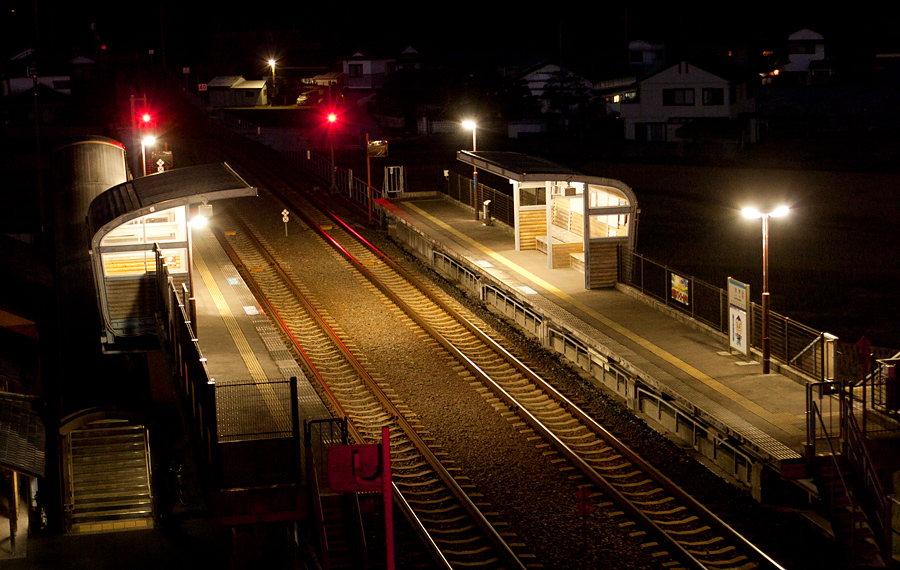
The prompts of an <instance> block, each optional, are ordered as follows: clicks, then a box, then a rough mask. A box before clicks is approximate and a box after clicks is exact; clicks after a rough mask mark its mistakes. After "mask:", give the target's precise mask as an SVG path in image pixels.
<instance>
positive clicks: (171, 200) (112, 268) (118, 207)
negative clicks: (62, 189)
mask: <svg viewBox="0 0 900 570" xmlns="http://www.w3.org/2000/svg"><path fill="white" fill-rule="evenodd" d="M256 195H257V190H256V188H254V187H252V186H250V185H249V184H247V182H246V181H244V180H243V178H241V177H240V176H239V175H238V174H237V173H236V172H235V171H234V170H232V168H231V167H230V166H228V165H227V164H225V163H221V164H210V165H203V166H195V167H188V168H179V169H175V170H170V171H167V172H161V173H158V174H153V175H150V176H144V177H142V178H135V179H133V180H129V181H128V182H125V183H122V184H119V185H117V186H114V187H112V188H110V189H108V190H107V191H105V192H103V193H102V194H100V195H99V196H97V197H96V198H95V199H94V200H93V201H92V202H91V204H90V208H89V210H88V216H87V222H88V230H89V232H90V234H89V235H90V240H91V242H90V248H91V249H90V251H91V269H92V272H93V274H94V284H95V286H96V289H97V298H98V300H99V303H100V316H101V321H102V327H103V342H104V344H105V348H104V350H105V351H112V347H113V346H114V345H117V344H118V345H119V346H120V347H125V346H127V345H128V344H129V339H131V341H132V342H131V344H132V345H133V344H134V339H140V338H142V337H143V338H146V337H150V336H154V337H155V335H156V309H157V296H158V293H157V291H156V287H157V283H156V278H155V273H156V249H157V248H158V249H159V250H160V252H161V255H162V256H163V257H164V258H165V262H166V265H167V266H168V270H169V274H170V275H171V277H172V279H173V280H175V281H177V283H175V285H176V287H178V288H180V289H181V288H183V289H184V290H185V292H186V293H187V295H188V297H190V296H191V295H193V285H192V278H191V272H190V267H191V245H190V235H191V234H190V227H191V223H195V222H196V221H197V220H198V219H199V218H198V217H197V216H199V215H200V214H203V213H205V212H208V211H209V210H211V208H210V202H212V201H214V200H222V199H226V198H237V197H242V196H256Z"/></svg>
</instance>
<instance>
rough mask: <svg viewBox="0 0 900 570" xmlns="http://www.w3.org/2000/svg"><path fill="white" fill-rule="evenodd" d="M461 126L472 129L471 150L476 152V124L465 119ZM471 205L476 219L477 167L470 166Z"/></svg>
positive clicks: (476, 219)
mask: <svg viewBox="0 0 900 570" xmlns="http://www.w3.org/2000/svg"><path fill="white" fill-rule="evenodd" d="M462 126H463V127H464V128H466V129H471V130H472V152H478V145H477V144H476V139H475V130H476V126H477V125H475V121H471V120H466V121H463V122H462ZM472 206H473V207H474V208H475V221H478V168H477V167H475V166H473V167H472Z"/></svg>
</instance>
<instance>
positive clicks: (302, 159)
mask: <svg viewBox="0 0 900 570" xmlns="http://www.w3.org/2000/svg"><path fill="white" fill-rule="evenodd" d="M281 156H282V158H283V159H284V160H286V161H287V162H288V163H289V164H291V165H292V166H296V167H299V168H301V169H303V170H305V171H306V172H308V173H309V174H311V175H313V176H314V177H315V178H317V179H319V180H320V181H321V182H322V184H323V185H325V186H326V187H327V189H329V190H331V191H334V192H337V193H338V194H345V195H346V196H347V198H349V199H350V200H351V201H353V202H355V203H357V204H360V205H361V206H367V205H368V203H369V196H370V192H371V198H372V200H377V199H379V198H381V197H382V196H383V192H382V190H381V189H379V188H376V187H374V186H372V187H371V188H370V187H369V185H368V183H367V182H366V181H365V180H363V179H361V178H358V177H356V176H354V175H353V171H351V170H344V169H343V168H338V167H337V166H333V164H332V162H331V158H330V157H325V156H322V155H321V154H318V153H315V152H313V151H311V150H307V151H300V152H288V151H285V152H282V153H281ZM332 181H333V182H334V187H333V188H332Z"/></svg>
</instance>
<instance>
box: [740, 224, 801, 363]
mask: <svg viewBox="0 0 900 570" xmlns="http://www.w3.org/2000/svg"><path fill="white" fill-rule="evenodd" d="M789 211H790V209H789V208H788V207H787V206H779V207H777V208H775V209H774V210H772V211H771V212H765V213H764V212H760V211H759V210H757V209H755V208H744V209H743V210H741V213H742V214H744V216H745V217H747V218H753V219H758V218H762V246H763V267H762V358H763V361H762V365H763V374H768V373H769V360H770V358H769V218H778V217H780V216H785V215H787V213H788V212H789Z"/></svg>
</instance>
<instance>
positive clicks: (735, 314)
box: [728, 277, 750, 356]
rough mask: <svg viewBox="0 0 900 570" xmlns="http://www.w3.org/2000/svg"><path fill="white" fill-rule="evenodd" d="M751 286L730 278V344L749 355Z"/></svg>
mask: <svg viewBox="0 0 900 570" xmlns="http://www.w3.org/2000/svg"><path fill="white" fill-rule="evenodd" d="M749 316H750V286H749V285H747V284H746V283H741V282H740V281H738V280H736V279H732V278H731V277H729V278H728V344H729V346H730V347H731V348H733V349H734V350H736V351H738V352H739V353H741V354H743V355H744V356H747V355H748V354H749V350H750V342H749V340H750V338H749V337H750V321H749Z"/></svg>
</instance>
